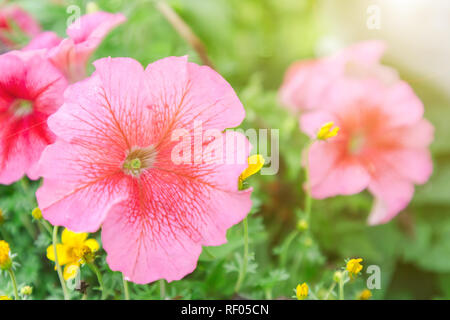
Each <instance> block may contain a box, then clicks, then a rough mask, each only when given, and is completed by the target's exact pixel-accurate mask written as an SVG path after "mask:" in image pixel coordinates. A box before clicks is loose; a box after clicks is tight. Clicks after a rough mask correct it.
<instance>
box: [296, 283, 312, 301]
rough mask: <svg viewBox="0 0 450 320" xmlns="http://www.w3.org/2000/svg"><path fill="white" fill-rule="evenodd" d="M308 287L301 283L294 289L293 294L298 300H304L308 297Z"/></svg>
mask: <svg viewBox="0 0 450 320" xmlns="http://www.w3.org/2000/svg"><path fill="white" fill-rule="evenodd" d="M308 290H309V288H308V285H307V284H306V282H303V283H302V284H299V285H298V286H297V288H296V289H295V293H296V295H297V299H298V300H304V299H306V297H307V296H308Z"/></svg>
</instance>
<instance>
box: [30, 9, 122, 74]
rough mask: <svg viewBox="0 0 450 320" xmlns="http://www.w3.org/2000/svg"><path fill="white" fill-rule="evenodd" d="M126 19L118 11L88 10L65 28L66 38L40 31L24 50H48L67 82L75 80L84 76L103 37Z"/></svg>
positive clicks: (51, 59)
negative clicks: (93, 11)
mask: <svg viewBox="0 0 450 320" xmlns="http://www.w3.org/2000/svg"><path fill="white" fill-rule="evenodd" d="M125 20H126V18H125V16H124V15H123V14H121V13H117V14H113V13H108V12H101V11H100V12H95V13H90V14H87V15H84V16H82V17H81V18H79V19H77V20H76V21H75V22H74V23H72V24H71V25H70V26H69V27H68V28H67V31H66V32H67V35H68V38H65V39H60V38H59V37H58V36H57V35H56V34H55V33H54V32H50V31H49V32H43V33H41V34H40V35H38V36H37V37H36V38H35V39H33V40H32V41H31V42H30V43H29V44H28V46H26V47H25V50H35V49H49V52H48V56H49V59H50V61H51V62H52V63H53V64H54V65H55V66H56V67H57V68H58V69H60V70H61V71H62V72H63V73H64V75H65V76H66V77H67V79H68V80H69V81H70V82H76V81H78V80H81V79H83V78H85V76H86V65H87V63H88V60H89V58H90V57H91V55H92V54H93V52H94V51H95V50H96V49H97V47H98V46H99V45H100V43H101V42H102V40H103V38H104V37H105V36H106V35H107V34H108V33H109V31H111V29H113V28H115V27H116V26H118V25H119V24H121V23H123V22H124V21H125Z"/></svg>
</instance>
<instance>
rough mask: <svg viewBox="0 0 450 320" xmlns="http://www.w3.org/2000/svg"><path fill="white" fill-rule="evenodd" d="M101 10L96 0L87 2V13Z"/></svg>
mask: <svg viewBox="0 0 450 320" xmlns="http://www.w3.org/2000/svg"><path fill="white" fill-rule="evenodd" d="M99 10H100V8H99V7H98V5H97V3H95V1H89V2H88V3H87V4H86V13H94V12H97V11H99Z"/></svg>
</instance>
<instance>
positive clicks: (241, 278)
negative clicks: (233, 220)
mask: <svg viewBox="0 0 450 320" xmlns="http://www.w3.org/2000/svg"><path fill="white" fill-rule="evenodd" d="M242 222H243V225H244V259H243V261H242V265H241V270H240V272H239V277H238V280H237V282H236V286H235V287H234V292H238V291H239V289H240V288H241V285H242V282H243V281H244V278H245V274H246V273H247V262H248V221H247V217H245V218H244V220H243V221H242Z"/></svg>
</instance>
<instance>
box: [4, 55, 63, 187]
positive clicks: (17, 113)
mask: <svg viewBox="0 0 450 320" xmlns="http://www.w3.org/2000/svg"><path fill="white" fill-rule="evenodd" d="M0 70H2V72H1V74H0V141H1V143H0V183H2V184H10V183H12V182H15V181H17V180H19V179H20V178H21V177H22V176H23V175H24V174H27V175H28V177H30V178H31V179H37V178H38V176H37V175H36V167H37V162H38V160H39V158H40V156H41V152H42V150H44V148H45V147H46V146H47V145H48V144H49V143H52V142H54V135H53V134H52V133H51V132H50V130H49V129H48V127H47V123H46V122H47V118H48V116H49V115H50V114H52V113H53V112H55V111H56V110H57V109H58V107H59V106H60V105H61V103H62V100H63V92H64V89H65V88H66V86H67V82H66V80H65V78H64V76H63V75H62V74H61V73H60V72H59V71H58V70H57V69H56V68H55V67H54V66H53V65H52V64H51V63H49V62H48V61H47V60H46V59H45V57H43V56H42V55H41V54H40V53H38V52H27V53H23V52H19V51H11V52H9V53H6V54H3V55H1V56H0Z"/></svg>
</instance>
